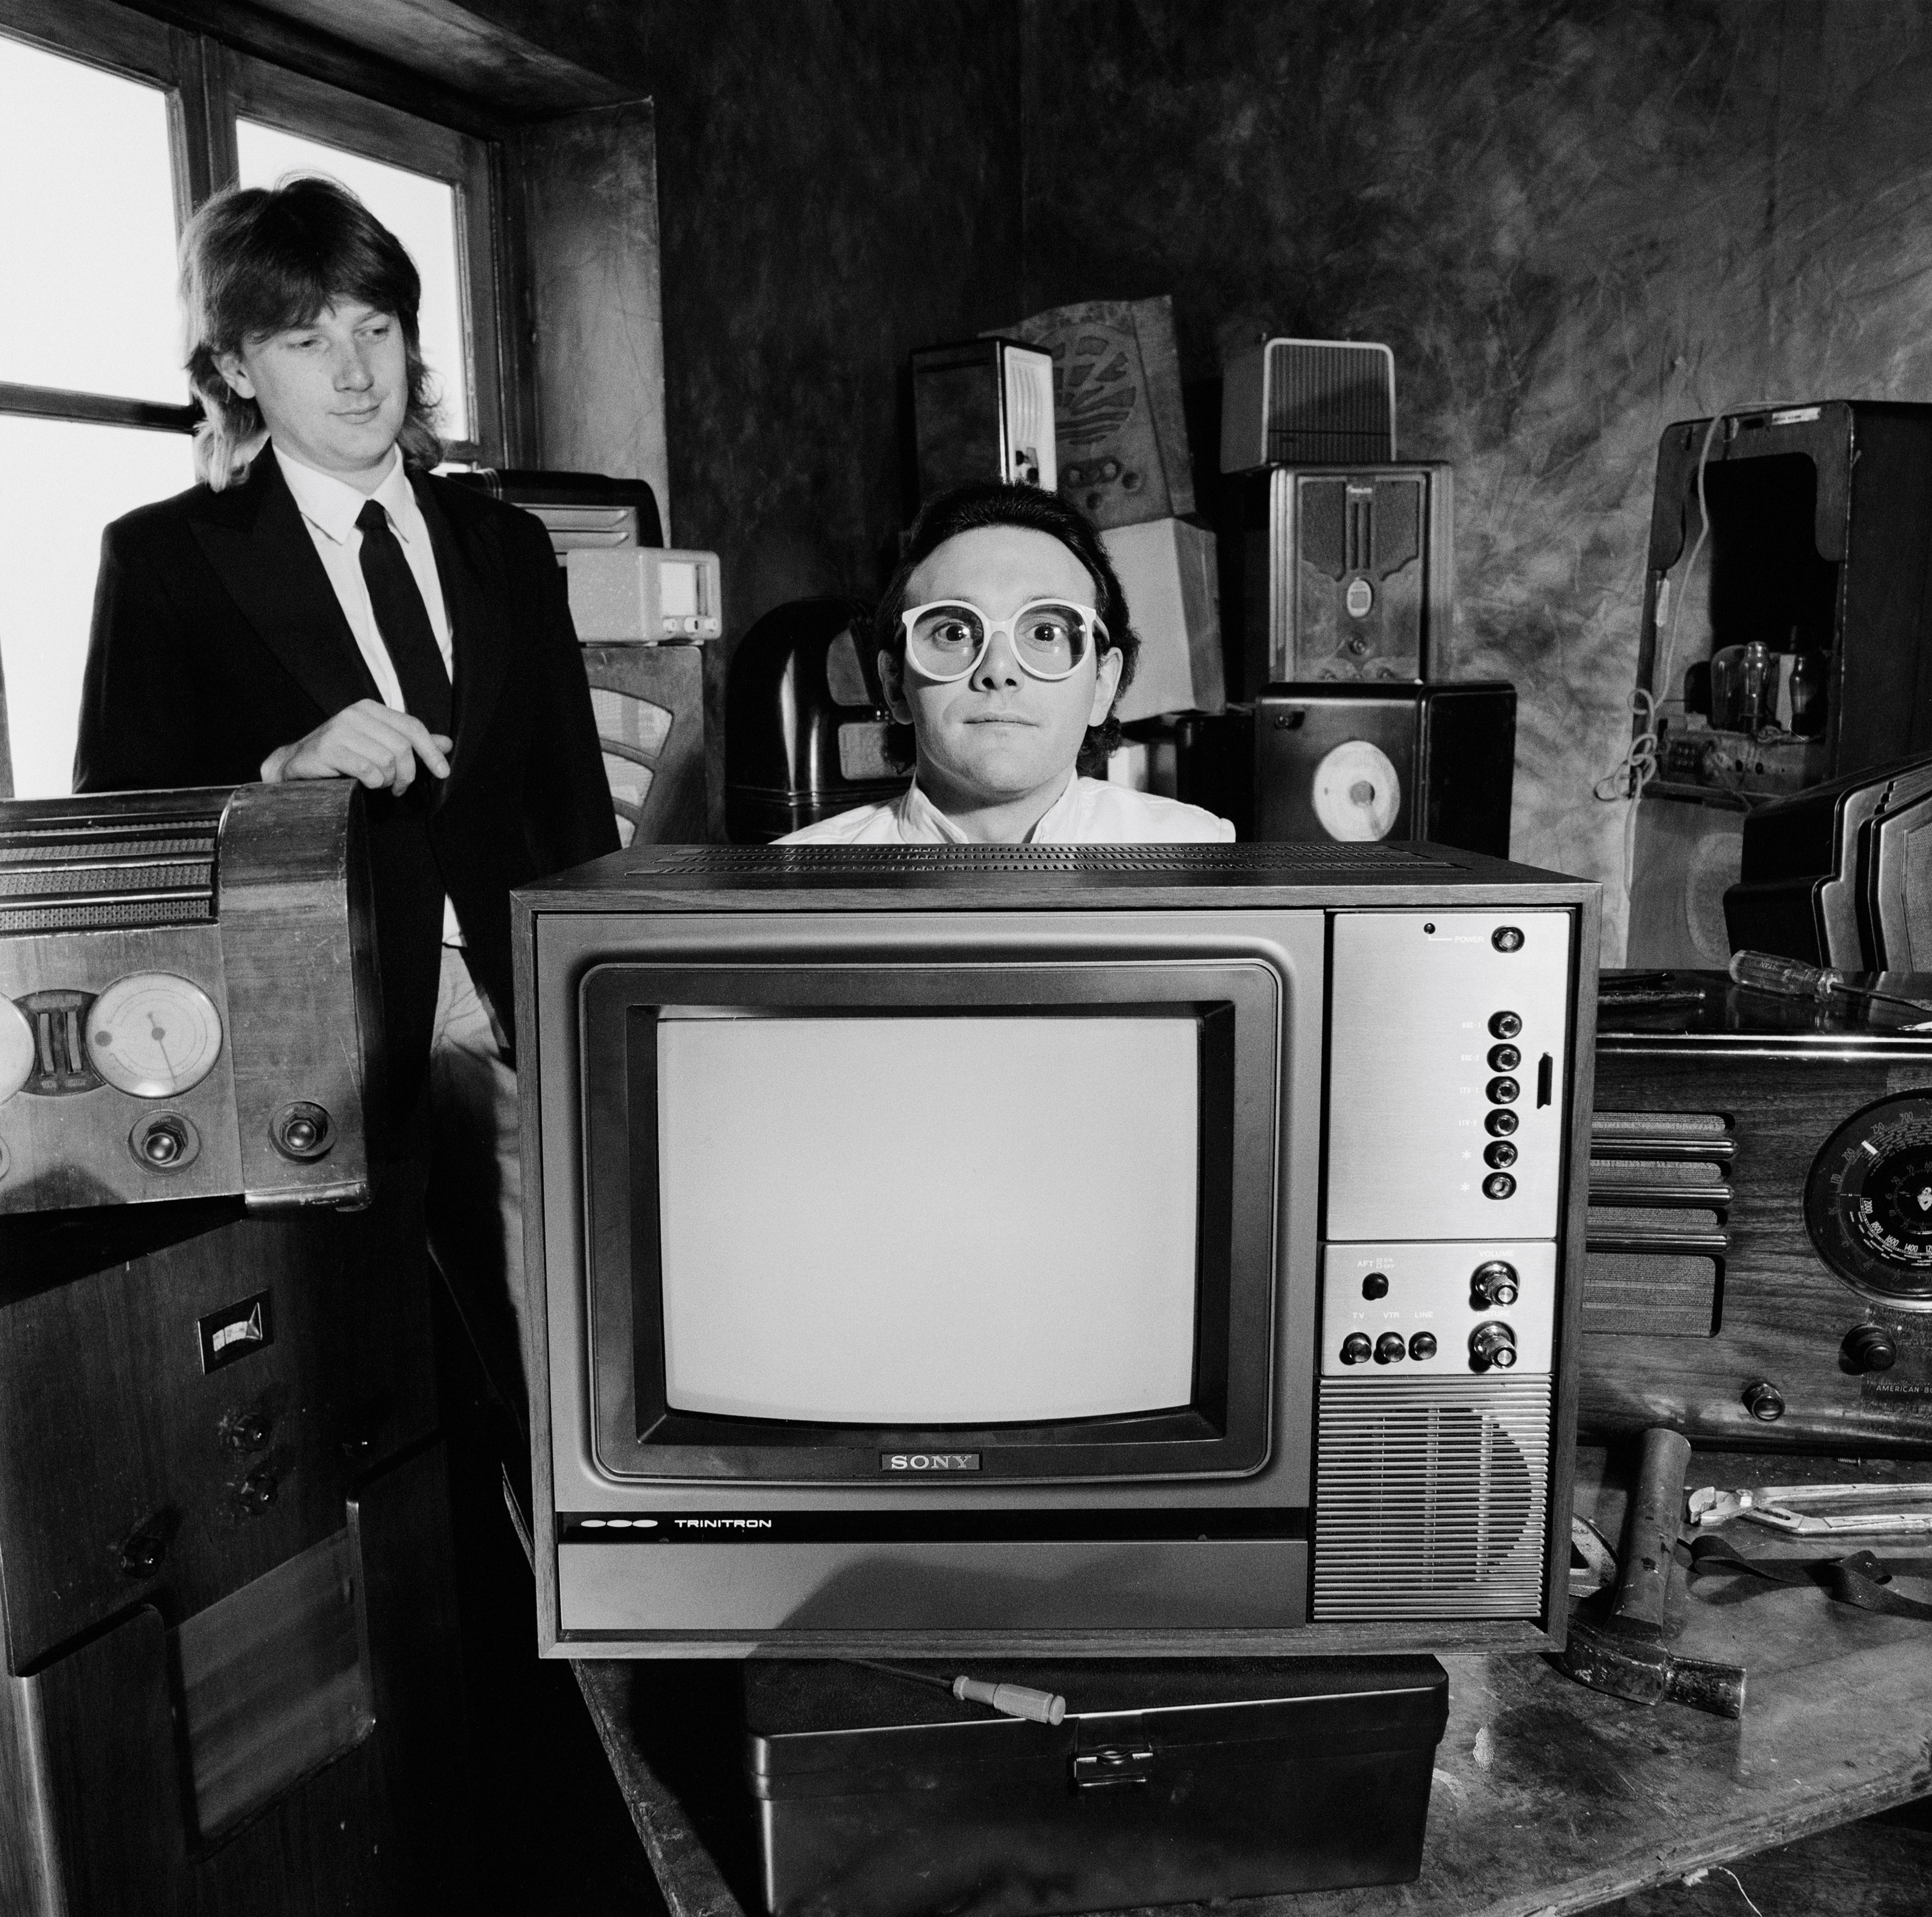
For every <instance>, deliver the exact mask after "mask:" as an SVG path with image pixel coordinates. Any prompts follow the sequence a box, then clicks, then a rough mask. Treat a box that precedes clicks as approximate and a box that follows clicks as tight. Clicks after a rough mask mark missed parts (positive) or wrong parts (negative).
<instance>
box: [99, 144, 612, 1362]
mask: <svg viewBox="0 0 1932 1917" xmlns="http://www.w3.org/2000/svg"><path fill="white" fill-rule="evenodd" d="M183 261H184V272H183V295H184V301H185V302H186V305H187V309H188V323H189V336H190V356H189V361H188V371H189V375H190V380H192V382H193V385H194V386H195V389H196V392H198V393H199V395H200V397H201V398H202V404H203V407H204V410H205V412H206V413H207V415H208V420H207V422H206V423H205V425H203V427H202V428H201V431H200V432H199V436H198V437H197V440H196V469H197V471H198V472H199V473H200V474H201V475H202V481H203V483H202V484H200V485H198V486H196V487H194V488H193V490H191V491H190V492H187V493H181V494H180V495H178V496H176V497H175V498H173V499H164V500H162V501H160V502H159V503H157V504H156V505H150V506H145V507H142V508H140V509H139V511H135V512H132V513H130V514H127V516H126V517H124V518H122V519H120V520H116V521H115V523H113V525H111V526H109V527H108V529H107V533H106V535H105V537H104V540H103V542H102V547H101V574H100V580H99V584H98V588H97V591H96V595H95V611H94V627H93V633H92V641H91V644H90V648H89V655H88V661H87V670H86V680H85V682H84V685H83V692H82V702H81V716H80V742H79V745H78V747H77V751H76V754H75V761H74V789H75V790H77V791H80V792H88V791H112V790H127V789H129V788H133V787H163V786H189V785H225V784H239V783H241V782H243V781H250V780H255V779H263V780H268V781H276V780H281V779H284V778H338V777H349V778H356V779H359V780H360V781H362V784H364V785H365V787H368V789H369V793H370V798H369V803H368V825H369V847H370V854H371V871H372V875H373V878H374V892H375V917H376V944H377V960H378V966H379V970H380V975H381V979H382V984H383V1003H384V1019H385V1025H386V1039H387V1055H388V1069H389V1080H390V1083H389V1094H390V1102H391V1106H392V1115H394V1116H395V1118H396V1119H397V1120H398V1122H399V1123H400V1124H401V1125H402V1126H403V1127H404V1130H405V1131H406V1132H407V1131H408V1130H410V1128H412V1127H415V1128H418V1130H417V1136H418V1137H419V1139H420V1136H421V1133H420V1127H422V1124H424V1122H425V1111H427V1114H428V1118H427V1122H428V1127H429V1129H430V1131H431V1133H432V1134H433V1136H434V1157H435V1160H436V1163H435V1165H434V1169H433V1172H432V1178H431V1199H430V1210H431V1237H432V1242H433V1243H434V1244H436V1245H437V1250H438V1253H439V1257H440V1262H442V1263H443V1265H444V1267H445V1269H446V1273H447V1274H448V1275H449V1277H450V1278H451V1280H452V1286H454V1287H455V1289H457V1291H458V1295H459V1302H460V1304H461V1305H462V1307H463V1310H464V1314H465V1316H466V1319H469V1322H470V1323H471V1326H472V1331H473V1332H474V1333H475V1334H476V1335H477V1337H478V1343H479V1344H480V1345H481V1346H482V1347H483V1349H484V1352H485V1353H486V1356H488V1357H490V1358H493V1360H494V1363H493V1369H494V1370H497V1371H498V1372H499V1376H500V1374H501V1373H502V1372H503V1371H504V1370H505V1367H506V1366H507V1367H508V1369H509V1370H511V1371H512V1372H514V1370H515V1364H514V1359H515V1352H516V1347H515V1343H514V1342H513V1341H514V1337H515V1329H514V1323H513V1322H511V1321H510V1320H509V1319H508V1317H507V1316H506V1311H507V1309H508V1308H509V1307H514V1308H515V1309H517V1310H520V1306H521V1298H520V1289H521V1288H520V1264H521V1260H520V1226H518V1224H517V1211H518V1209H519V1207H518V1205H517V1196H518V1191H517V1172H516V1143H517V1130H516V1106H515V1097H514V1084H515V1082H514V1072H513V1068H512V1066H511V1050H510V1043H511V1037H510V1022H511V963H510V938H509V898H508V895H509V892H510V890H511V887H513V886H517V885H520V884H522V883H525V882H526V881H527V880H531V879H533V878H536V877H540V876H541V875H542V874H545V873H547V872H551V871H557V870H559V869H561V868H563V867H565V866H568V865H575V864H577V863H580V862H581V861H583V860H584V859H589V858H592V857H595V856H596V855H597V854H598V853H602V852H606V851H610V850H615V848H616V844H617V836H616V823H615V820H614V819H613V814H612V811H611V807H610V793H609V790H608V787H607V784H606V781H605V779H604V771H603V766H602V761H601V755H600V753H599V750H598V743H597V736H596V729H595V724H594V723H593V721H592V716H591V709H590V694H589V687H588V685H587V684H586V681H585V678H584V673H583V662H582V659H581V658H580V655H579V653H578V652H577V640H576V634H575V633H574V630H573V628H572V627H571V619H570V613H569V609H568V603H567V600H566V596H565V584H564V579H563V575H562V572H561V571H560V570H559V568H558V567H557V565H556V561H555V559H554V557H553V555H552V553H551V550H550V543H549V540H548V538H547V536H546V535H545V533H544V529H543V528H542V526H541V525H540V524H539V523H538V522H537V521H536V520H535V519H533V518H532V517H530V516H529V514H526V513H523V512H521V511H518V510H517V509H516V508H514V507H511V506H507V505H502V504H499V503H498V502H495V501H493V500H491V499H489V498H487V496H484V494H482V493H478V492H475V491H472V490H469V488H467V487H461V486H457V485H453V484H450V483H449V481H445V480H442V479H438V478H434V477H433V476H432V475H431V473H430V472H428V467H429V466H432V465H434V463H436V461H437V459H438V458H440V455H441V443H440V441H439V440H438V439H437V436H436V434H435V432H434V426H433V424H432V420H433V412H434V407H433V400H432V398H431V388H430V386H429V379H428V373H427V371H426V369H425V366H424V365H423V362H422V355H421V353H420V351H419V344H418V333H417V320H416V314H417V306H418V302H419V298H420V287H419V281H418V278H417V275H416V269H415V267H414V266H413V264H412V263H411V262H410V258H409V256H408V254H407V253H406V252H405V251H404V249H403V248H402V247H401V245H400V244H399V243H398V241H397V240H396V239H395V236H393V235H392V234H391V233H389V231H388V230H387V229H386V228H384V227H383V226H382V225H381V224H380V223H379V222H378V221H377V220H375V218H374V217H373V216H372V215H371V214H370V213H369V212H368V210H367V209H366V208H365V207H363V205H362V204H361V202H359V200H357V199H356V198H355V197H354V196H353V195H352V194H350V193H348V192H347V190H344V188H342V187H339V186H338V185H336V184H335V183H334V182H333V181H328V180H323V179H319V178H296V179H293V180H291V181H287V182H285V183H284V184H283V185H281V186H280V187H277V188H276V189H275V190H273V191H269V190H263V189H260V188H254V189H249V190H231V191H229V192H228V193H223V194H222V195H220V196H217V198H216V199H213V200H211V201H210V202H209V203H208V205H206V206H205V207H204V208H202V211H200V213H199V214H197V215H196V218H195V220H194V221H193V224H192V225H191V226H190V228H189V230H188V233H187V235H186V236H185V237H184V241H183ZM303 1013H304V1008H303V1007H299V1006H291V1007H290V1008H289V1016H290V1017H291V1018H292V1019H294V1018H300V1017H302V1016H303ZM479 1178H483V1179H488V1180H490V1181H493V1182H494V1183H496V1186H497V1191H496V1198H497V1204H496V1206H495V1207H493V1208H489V1207H487V1206H486V1207H485V1208H484V1210H485V1212H486V1214H487V1212H488V1211H492V1210H493V1211H494V1213H495V1214H496V1215H495V1217H493V1218H492V1219H491V1220H490V1223H489V1225H488V1226H487V1229H481V1230H479V1229H478V1193H477V1191H476V1190H475V1185H476V1182H477V1181H478V1179H479ZM439 1188H440V1189H439ZM452 1247H453V1248H454V1249H453V1250H452V1249H451V1248H452ZM484 1259H487V1260H488V1262H491V1263H493V1265H496V1267H497V1269H496V1271H493V1272H491V1273H490V1274H478V1272H477V1271H475V1266H476V1265H477V1264H478V1262H479V1261H482V1260H484ZM452 1266H455V1267H456V1269H452ZM511 1382H512V1385H514V1381H511ZM512 1395H513V1396H514V1389H513V1391H512Z"/></svg>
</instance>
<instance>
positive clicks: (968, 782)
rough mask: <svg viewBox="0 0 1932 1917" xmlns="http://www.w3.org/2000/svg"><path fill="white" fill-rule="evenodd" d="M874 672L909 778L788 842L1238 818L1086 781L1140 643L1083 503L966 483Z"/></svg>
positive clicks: (1176, 837) (1210, 833)
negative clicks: (896, 789)
mask: <svg viewBox="0 0 1932 1917" xmlns="http://www.w3.org/2000/svg"><path fill="white" fill-rule="evenodd" d="M877 641H878V646H879V672H880V678H881V679H882V680H883V682H884V685H885V690H886V698H887V700H888V702H889V704H890V706H891V707H892V713H893V715H894V716H895V718H898V721H900V723H901V724H907V725H910V727H912V731H913V740H914V742H915V746H916V772H915V773H914V775H913V782H912V784H910V786H908V787H907V789H906V790H905V791H904V793H901V796H899V797H898V798H897V799H893V800H892V801H891V802H889V804H881V805H861V806H859V807H858V808H856V809H855V810H853V811H849V812H841V813H840V814H838V816H837V817H835V818H830V819H825V820H821V821H820V823H817V824H816V825H810V826H805V828H804V829H803V830H802V831H799V832H793V833H791V834H790V835H788V836H787V837H786V838H783V839H781V840H780V841H778V842H779V844H784V845H799V844H835V845H877V844H901V845H903V844H920V843H924V844H935V843H938V842H941V841H947V840H950V841H953V842H955V843H957V844H966V843H969V842H973V841H977V842H979V843H981V844H998V845H1013V844H1024V843H1032V844H1069V843H1072V842H1075V841H1086V842H1089V843H1094V842H1105V843H1109V844H1150V843H1166V844H1175V843H1177V842H1181V841H1216V840H1225V839H1231V838H1233V837H1234V835H1235V828H1234V827H1233V826H1232V825H1231V824H1230V823H1229V822H1228V820H1226V819H1223V818H1217V817H1216V816H1215V815H1214V814H1213V813H1212V812H1208V811H1203V810H1202V808H1200V807H1199V805H1182V804H1181V803H1179V802H1178V801H1176V800H1175V799H1163V798H1160V797H1158V796H1156V795H1154V794H1153V793H1146V792H1136V791H1134V790H1131V789H1130V788H1129V787H1126V786H1121V785H1112V784H1108V783H1107V782H1106V780H1105V779H1104V778H1089V777H1084V776H1082V770H1083V768H1084V769H1091V770H1092V771H1095V772H1100V771H1103V770H1104V768H1105V766H1106V755H1107V753H1108V751H1109V748H1111V747H1112V745H1115V744H1116V743H1118V740H1119V738H1120V727H1119V724H1118V721H1116V720H1115V718H1114V717H1113V708H1114V703H1115V700H1116V698H1118V696H1119V694H1121V691H1124V689H1125V688H1126V685H1127V682H1128V681H1129V680H1130V679H1131V678H1132V677H1133V667H1134V655H1135V653H1136V651H1137V649H1138V648H1139V641H1138V640H1136V638H1135V637H1134V634H1133V630H1132V628H1130V625H1128V622H1127V604H1126V601H1125V599H1124V597H1123V595H1122V594H1121V584H1120V581H1119V580H1118V578H1117V577H1115V573H1114V568H1113V566H1112V564H1111V562H1109V559H1108V557H1107V550H1106V547H1105V546H1103V544H1101V543H1100V535H1099V534H1098V533H1097V532H1095V531H1094V527H1093V525H1092V523H1091V522H1090V521H1089V520H1088V519H1087V517H1086V516H1085V514H1082V512H1081V511H1080V510H1079V508H1078V507H1076V506H1073V505H1069V504H1068V503H1067V502H1066V501H1065V500H1064V499H1060V498H1058V497H1057V496H1055V495H1054V494H1052V493H1043V492H1040V491H1039V490H1037V489H1036V488H1034V487H1031V486H998V485H983V486H965V487H960V488H959V490H956V491H955V492H951V493H945V494H944V495H942V496H941V497H940V498H938V499H935V500H933V501H932V503H931V504H930V505H928V506H927V507H926V510H925V511H923V512H922V513H921V514H919V522H918V523H917V524H916V526H914V527H913V532H912V537H911V539H910V541H909V542H908V544H907V548H906V553H905V556H904V559H902V560H901V562H900V564H899V568H898V571H897V573H896V574H895V575H894V576H893V578H892V583H891V584H890V585H889V586H888V587H887V588H886V595H885V597H884V598H883V600H882V601H880V608H879V613H878V616H877Z"/></svg>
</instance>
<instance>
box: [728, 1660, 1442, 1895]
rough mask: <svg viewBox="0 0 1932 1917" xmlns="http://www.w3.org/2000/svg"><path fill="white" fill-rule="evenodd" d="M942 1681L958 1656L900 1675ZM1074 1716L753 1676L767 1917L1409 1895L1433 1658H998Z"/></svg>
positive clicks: (803, 1668) (998, 1675)
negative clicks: (1035, 1716)
mask: <svg viewBox="0 0 1932 1917" xmlns="http://www.w3.org/2000/svg"><path fill="white" fill-rule="evenodd" d="M904 1668H906V1669H907V1670H919V1671H923V1672H926V1673H928V1674H929V1675H931V1676H943V1677H947V1678H950V1677H951V1676H953V1674H954V1673H956V1672H957V1671H958V1670H960V1669H961V1668H962V1667H960V1666H959V1664H948V1665H942V1664H917V1665H908V1666H906V1667H904ZM973 1675H974V1676H982V1677H986V1678H990V1679H997V1680H998V1681H999V1682H1004V1683H1010V1684H1016V1685H1030V1686H1031V1687H1033V1688H1036V1689H1038V1690H1042V1691H1052V1692H1058V1693H1059V1694H1062V1695H1064V1697H1065V1698H1066V1700H1067V1715H1066V1718H1065V1721H1064V1722H1063V1723H1061V1724H1057V1725H1052V1724H1037V1723H1031V1722H1028V1721H1022V1720H1020V1719H1018V1718H1004V1717H1000V1716H997V1715H995V1714H994V1713H993V1712H991V1711H989V1710H988V1709H986V1708H984V1707H983V1706H979V1705H976V1704H970V1703H959V1702H957V1701H956V1700H954V1699H953V1697H951V1696H950V1695H949V1694H947V1693H946V1692H944V1691H941V1690H939V1689H938V1688H929V1687H928V1686H926V1685H920V1684H918V1683H916V1682H913V1681H911V1680H910V1679H904V1678H900V1677H897V1676H891V1675H889V1674H887V1673H884V1672H881V1671H879V1670H875V1669H873V1668H870V1667H864V1666H860V1665H856V1664H838V1663H829V1662H823V1661H817V1662H814V1661H793V1660H782V1661H781V1660H777V1659H772V1660H769V1661H766V1660H761V1659H754V1660H753V1661H751V1663H749V1664H747V1665H746V1666H745V1670H744V1697H745V1776H746V1779H747V1781H748V1784H749V1785H750V1787H751V1794H752V1796H753V1797H754V1799H756V1800H757V1802H756V1809H757V1820H758V1848H759V1866H760V1875H761V1877H762V1888H763V1895H764V1899H765V1903H766V1908H767V1909H769V1911H770V1912H772V1917H930V1913H937V1912H944V1913H946V1917H1020V1913H1026V1917H1045V1913H1047V1912H1055V1911H1085V1910H1108V1909H1121V1908H1123V1907H1126V1906H1139V1905H1145V1904H1151V1903H1187V1902H1193V1901H1196V1900H1202V1899H1206V1898H1209V1897H1258V1896H1262V1895H1265V1894H1269V1893H1271V1892H1275V1893H1279V1892H1285V1891H1313V1890H1334V1889H1340V1888H1345V1887H1348V1886H1351V1885H1361V1884H1392V1883H1403V1882H1407V1881H1409V1879H1412V1878H1414V1877H1415V1876H1416V1875H1417V1874H1418V1873H1419V1872H1420V1870H1421V1867H1422V1841H1423V1831H1424V1825H1425V1823H1426V1822H1427V1817H1428V1811H1429V1781H1430V1774H1431V1772H1432V1769H1433V1764H1434V1760H1435V1752H1436V1745H1438V1744H1439V1742H1441V1739H1442V1729H1443V1726H1444V1724H1445V1722H1446V1721H1447V1720H1448V1697H1449V1691H1448V1678H1447V1676H1445V1673H1444V1671H1443V1669H1442V1666H1441V1665H1440V1664H1438V1663H1437V1662H1436V1660H1435V1659H1434V1658H1426V1657H1411V1658H1251V1659H1238V1660H1236V1659H1213V1660H1209V1659H1193V1658H1190V1659H1184V1660H1175V1661H1164V1660H1163V1661H1145V1660H1132V1661H1130V1660H1127V1659H1104V1660H1091V1661H1079V1662H1072V1661H1069V1662H1054V1663H1046V1662H1035V1661H1011V1662H1008V1661H1001V1662H1000V1663H999V1664H998V1668H997V1669H994V1668H993V1667H992V1666H991V1665H989V1667H988V1668H986V1670H983V1671H982V1670H977V1669H975V1670H974V1672H973Z"/></svg>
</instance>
